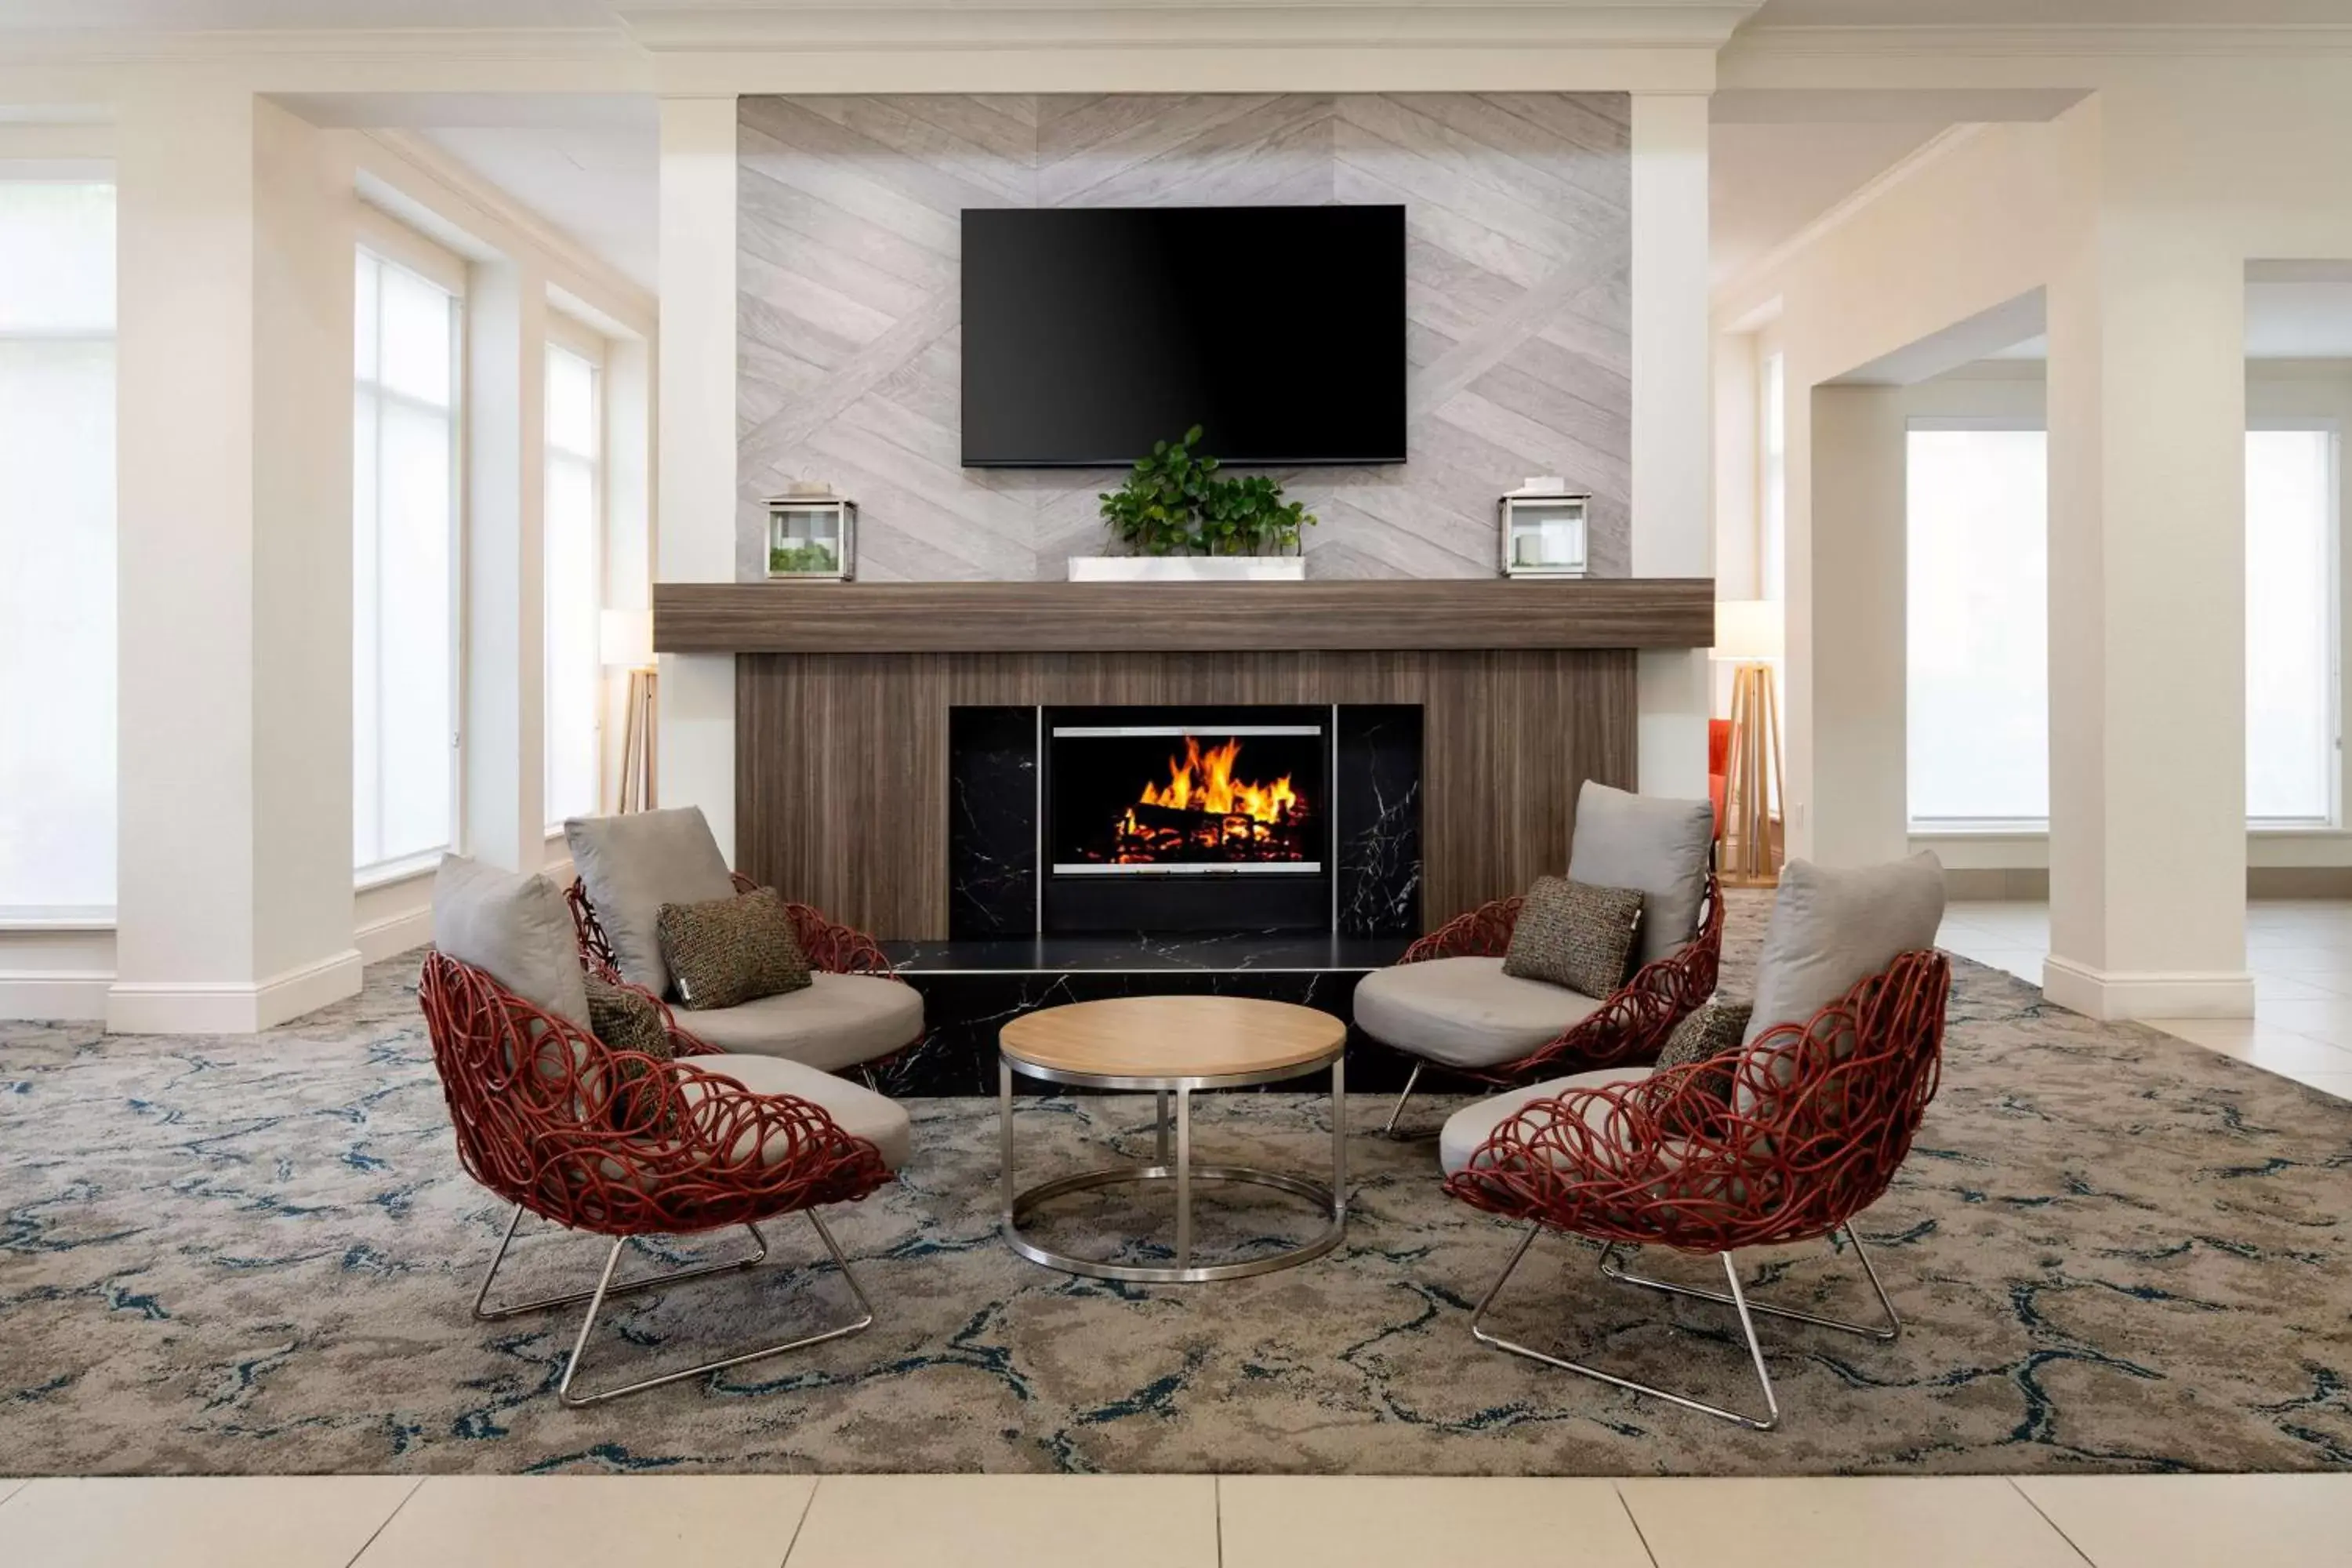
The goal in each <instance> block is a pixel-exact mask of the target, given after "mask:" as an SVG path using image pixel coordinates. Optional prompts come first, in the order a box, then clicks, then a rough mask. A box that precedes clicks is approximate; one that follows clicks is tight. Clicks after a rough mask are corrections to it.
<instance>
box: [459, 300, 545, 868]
mask: <svg viewBox="0 0 2352 1568" xmlns="http://www.w3.org/2000/svg"><path fill="white" fill-rule="evenodd" d="M468 272H469V276H468V279H467V331H466V348H467V410H468V412H467V423H466V429H467V463H466V466H467V498H468V504H467V517H466V584H467V592H466V699H465V713H466V718H465V724H466V747H465V753H466V846H467V849H468V851H469V852H470V853H472V854H473V855H474V856H475V858H478V859H481V860H487V861H488V862H489V863H491V864H492V865H496V866H503V867H506V868H508V869H509V870H516V871H536V870H538V869H539V868H540V866H541V863H542V862H543V861H544V860H545V858H546V835H547V817H546V811H545V799H546V773H545V767H546V742H547V731H546V727H545V720H544V715H543V711H542V708H541V702H542V700H543V697H544V687H545V684H546V682H545V673H546V659H545V657H544V655H543V653H542V649H543V647H544V646H545V645H544V642H543V640H542V635H541V634H542V628H543V623H544V621H545V618H546V602H545V593H546V590H545V579H546V572H545V566H546V561H545V556H544V553H543V548H542V543H541V539H542V531H541V523H542V509H541V500H542V494H541V492H542V491H543V489H545V479H546V462H545V458H544V453H545V451H546V447H545V442H544V439H543V437H544V426H543V424H542V420H541V403H542V399H543V394H544V388H545V382H546V368H547V361H546V344H547V285H546V282H545V280H544V279H541V278H540V277H539V276H538V275H537V274H535V273H533V272H531V271H530V269H529V268H524V267H522V266H520V265H518V264H517V263H515V262H513V261H509V260H505V259H503V258H500V259H494V260H488V261H479V262H476V263H475V264H474V265H473V266H472V267H471V268H469V269H468Z"/></svg>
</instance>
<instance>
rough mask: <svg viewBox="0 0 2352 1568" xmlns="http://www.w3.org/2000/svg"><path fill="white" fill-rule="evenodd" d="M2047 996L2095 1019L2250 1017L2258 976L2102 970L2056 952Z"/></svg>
mask: <svg viewBox="0 0 2352 1568" xmlns="http://www.w3.org/2000/svg"><path fill="white" fill-rule="evenodd" d="M2042 994H2043V995H2044V996H2047V997H2048V998H2049V999H2050V1000H2051V1001H2053V1002H2055V1003H2057V1004H2058V1005H2060V1006H2061V1007H2066V1008H2071V1009H2073V1010H2074V1012H2077V1013H2082V1014H2085V1015H2087V1016H2090V1017H2094V1018H2106V1019H2115V1018H2251V1017H2252V1016H2254V977H2253V976H2252V974H2249V973H2246V972H2245V971H2243V970H2221V969H2216V970H2174V971H2157V972H2147V971H2140V972H2134V971H2130V970H2098V969H2093V968H2092V967H2091V966H2090V965H2089V964H2086V963H2075V962H2074V960H2073V959H2071V958H2061V957H2059V956H2058V955H2057V954H2056V953H2052V954H2051V955H2050V956H2049V957H2048V958H2046V959H2044V960H2043V961H2042Z"/></svg>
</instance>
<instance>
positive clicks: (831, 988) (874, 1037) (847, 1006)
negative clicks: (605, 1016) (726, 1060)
mask: <svg viewBox="0 0 2352 1568" xmlns="http://www.w3.org/2000/svg"><path fill="white" fill-rule="evenodd" d="M677 1026H678V1027H679V1028H681V1029H684V1030H685V1031H686V1032H687V1033H688V1034H689V1035H692V1036H694V1037H696V1038H697V1039H698V1040H700V1041H702V1042H703V1043H704V1044H705V1045H707V1046H709V1047H710V1048H711V1049H713V1050H716V1051H734V1052H740V1053H743V1054H746V1055H751V1056H761V1057H785V1058H791V1059H792V1060H793V1061H796V1062H800V1063H802V1064H803V1065H804V1066H808V1067H813V1068H816V1069H817V1070H818V1071H819V1072H839V1071H840V1070H842V1069H843V1068H854V1067H856V1066H858V1065H860V1064H861V1063H865V1062H870V1061H873V1060H875V1059H877V1058H881V1057H887V1056H888V1055H889V1054H890V1053H891V1052H893V1051H895V1050H897V1049H898V1048H899V1047H902V1046H905V1045H907V1044H908V1043H909V1042H911V1041H912V1040H913V1039H914V1038H915V1037H917V1036H918V1035H920V1034H921V1033H922V1032H923V998H922V995H921V994H920V993H919V992H917V991H916V989H915V988H914V987H913V986H911V985H908V984H902V983H900V982H898V981H896V980H886V979H884V978H882V977H881V976H879V975H874V974H823V973H820V974H814V975H811V976H810V977H809V984H808V986H807V988H806V989H804V990H800V991H784V992H780V993H778V994H775V995H773V996H762V997H760V998H759V999H758V1000H756V1001H751V1002H745V1003H743V1004H741V1005H740V1006H734V1007H706V1008H704V1009H702V1010H701V1011H699V1012H682V1013H680V1014H678V1015H677Z"/></svg>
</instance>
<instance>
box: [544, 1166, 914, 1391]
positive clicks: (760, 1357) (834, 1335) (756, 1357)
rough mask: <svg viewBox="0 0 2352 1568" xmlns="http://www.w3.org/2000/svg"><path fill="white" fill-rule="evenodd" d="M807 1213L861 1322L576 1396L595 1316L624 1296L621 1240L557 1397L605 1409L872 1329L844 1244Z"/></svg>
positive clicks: (609, 1260) (606, 1265)
mask: <svg viewBox="0 0 2352 1568" xmlns="http://www.w3.org/2000/svg"><path fill="white" fill-rule="evenodd" d="M805 1212H806V1213H807V1215H808V1219H809V1224H811V1225H813V1226H815V1227H816V1234H817V1239H819V1240H820V1241H822V1242H824V1249H825V1250H826V1251H827V1252H829V1253H831V1254H832V1255H833V1261H834V1265H835V1267H836V1268H839V1269H840V1270H841V1277H842V1278H843V1279H846V1280H847V1281H849V1293H850V1294H851V1295H852V1296H855V1297H856V1299H857V1316H856V1317H855V1318H853V1319H851V1320H850V1321H847V1322H845V1323H840V1324H836V1325H835V1326H834V1327H832V1328H829V1329H826V1330H824V1331H822V1332H820V1333H814V1334H805V1335H803V1336H802V1337H801V1338H799V1339H796V1340H787V1341H785V1342H783V1343H782V1344H773V1345H764V1346H762V1347H761V1348H760V1349H758V1350H755V1351H745V1352H743V1353H742V1354H740V1355H731V1356H727V1357H724V1358H722V1359H720V1360H719V1361H709V1362H704V1363H702V1364H701V1365H699V1366H689V1367H687V1368H685V1369H684V1370H682V1371H679V1372H666V1373H662V1374H661V1375H660V1376H658V1377H646V1378H640V1379H638V1380H637V1381H636V1382H635V1383H625V1384H621V1385H620V1386H619V1387H618V1388H605V1389H599V1390H598V1391H597V1392H595V1393H593V1394H574V1393H572V1379H573V1378H574V1377H576V1376H578V1375H579V1373H580V1361H581V1358H582V1357H583V1355H585V1354H586V1353H587V1350H588V1336H589V1334H590V1333H592V1332H593V1331H594V1330H595V1327H596V1314H597V1313H598V1312H600V1311H602V1310H604V1302H605V1300H606V1298H607V1297H610V1296H614V1295H617V1294H619V1293H620V1292H618V1291H615V1290H613V1289H611V1286H612V1282H613V1268H614V1265H615V1264H617V1263H619V1262H620V1260H621V1248H622V1247H623V1246H625V1242H619V1241H616V1242H614V1244H613V1251H612V1255H611V1256H610V1257H608V1258H605V1259H604V1278H603V1279H600V1280H598V1281H597V1284H596V1289H594V1290H593V1291H592V1292H590V1299H589V1303H588V1316H587V1317H586V1318H585V1319H583V1321H582V1322H581V1324H580V1337H579V1338H577V1339H575V1340H574V1341H572V1359H571V1360H570V1361H568V1362H566V1363H564V1367H563V1380H562V1382H561V1383H559V1384H556V1385H555V1394H556V1397H557V1398H558V1399H561V1400H562V1402H563V1403H564V1404H566V1405H571V1406H573V1407H574V1408H577V1407H578V1406H581V1405H601V1404H603V1403H604V1401H605V1400H608V1399H618V1398H620V1397H621V1396H622V1395H623V1394H641V1393H643V1392H644V1391H645V1390H646V1389H648V1388H659V1387H661V1386H662V1385H663V1384H671V1383H683V1382H684V1381H686V1380H687V1379H688V1378H689V1377H700V1376H702V1375H704V1374H705V1373H714V1372H724V1371H725V1370H727V1368H729V1367H730V1366H741V1365H742V1364H743V1363H746V1362H754V1361H765V1360H766V1359H767V1358H768V1357H770V1356H779V1355H783V1354H786V1353H788V1352H793V1351H798V1350H806V1349H808V1348H809V1347H810V1346H811V1345H821V1344H823V1343H824V1342H826V1341H827V1340H838V1339H846V1338H847V1337H848V1336H850V1335H851V1334H855V1333H859V1332H862V1331H865V1330H866V1329H867V1328H870V1327H872V1326H873V1322H874V1303H873V1302H871V1301H869V1300H866V1291H865V1290H864V1289H863V1288H861V1287H860V1286H859V1285H858V1283H857V1276H856V1274H855V1273H853V1272H852V1271H851V1269H850V1267H849V1259H848V1258H845V1257H843V1256H842V1252H841V1247H840V1244H839V1243H837V1242H835V1240H834V1239H833V1232H832V1231H830V1230H828V1229H826V1228H825V1224H824V1220H822V1219H820V1218H818V1217H817V1214H816V1211H815V1210H814V1209H810V1210H807V1211H805ZM751 1232H752V1234H753V1235H754V1236H757V1235H758V1234H759V1227H758V1226H752V1227H751ZM765 1247H766V1241H765V1238H762V1240H761V1248H762V1251H763V1252H764V1250H765ZM676 1278H677V1279H685V1278H688V1276H685V1275H678V1276H677V1277H676ZM632 1289H635V1287H632Z"/></svg>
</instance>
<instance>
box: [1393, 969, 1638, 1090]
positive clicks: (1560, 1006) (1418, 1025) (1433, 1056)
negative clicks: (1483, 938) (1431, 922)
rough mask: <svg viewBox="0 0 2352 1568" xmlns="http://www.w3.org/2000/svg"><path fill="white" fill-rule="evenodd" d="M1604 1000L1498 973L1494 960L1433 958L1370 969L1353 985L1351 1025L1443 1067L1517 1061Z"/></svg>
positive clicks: (1462, 1066) (1594, 1008) (1588, 1013)
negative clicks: (1391, 966)
mask: <svg viewBox="0 0 2352 1568" xmlns="http://www.w3.org/2000/svg"><path fill="white" fill-rule="evenodd" d="M1600 1005H1601V1003H1600V1002H1599V1001H1598V1000H1596V999H1595V998H1593V997H1591V996H1587V995H1585V994H1582V993H1581V992H1577V991H1570V990H1569V989H1568V988H1567V987H1565V986H1560V985H1549V984H1545V983H1544V982H1543V981H1540V980H1521V979H1519V978H1517V976H1515V975H1509V974H1506V973H1503V961H1502V960H1501V959H1499V958H1433V959H1430V960H1428V961H1427V962H1425V963H1400V964H1398V965H1396V966H1395V967H1394V968H1392V969H1381V970H1375V971H1374V972H1373V973H1370V974H1367V975H1365V976H1364V978H1363V981H1362V983H1361V984H1359V985H1358V986H1357V987H1356V1008H1355V1012H1356V1026H1357V1027H1358V1028H1360V1029H1361V1030H1363V1031H1364V1033H1366V1034H1368V1035H1370V1036H1371V1037H1372V1038H1374V1039H1376V1040H1378V1041H1380V1042H1381V1044H1382V1045H1384V1046H1391V1047H1395V1048H1396V1049H1398V1050H1400V1051H1404V1052H1406V1053H1408V1054H1409V1055H1412V1056H1416V1057H1421V1058H1424V1059H1426V1060H1429V1061H1433V1062H1435V1063H1437V1064H1438V1065H1439V1066H1441V1067H1458V1068H1492V1067H1500V1066H1502V1065H1503V1064H1504V1063H1506V1062H1515V1061H1517V1060H1518V1059H1519V1058H1521V1057H1524V1056H1526V1055H1527V1054H1528V1052H1530V1051H1533V1050H1535V1049H1536V1048H1537V1047H1540V1046H1545V1045H1549V1043H1550V1042H1551V1041H1553V1040H1555V1039H1557V1038H1559V1036H1560V1034H1561V1033H1562V1032H1563V1031H1565V1030H1566V1029H1567V1028H1568V1027H1569V1026H1570V1025H1573V1024H1576V1023H1579V1022H1580V1021H1582V1020H1583V1019H1584V1018H1586V1017H1588V1016H1591V1014H1592V1013H1593V1012H1594V1011H1595V1010H1596V1009H1598V1008H1599V1007H1600Z"/></svg>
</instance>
